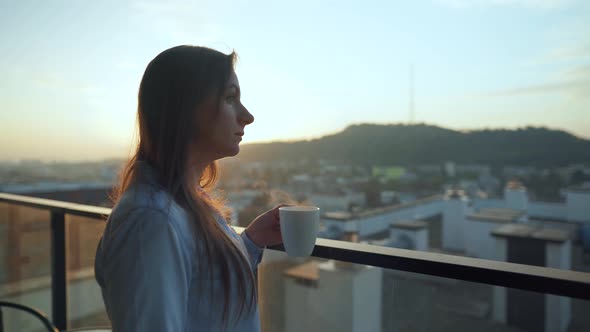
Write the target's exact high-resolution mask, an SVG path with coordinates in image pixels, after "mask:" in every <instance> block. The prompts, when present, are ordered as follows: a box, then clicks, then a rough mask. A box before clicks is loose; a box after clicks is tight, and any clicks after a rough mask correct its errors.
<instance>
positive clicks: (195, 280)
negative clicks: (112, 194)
mask: <svg viewBox="0 0 590 332" xmlns="http://www.w3.org/2000/svg"><path fill="white" fill-rule="evenodd" d="M140 169H141V170H143V172H144V173H145V174H146V175H147V177H148V179H150V180H149V181H147V182H139V183H135V184H133V185H132V186H131V187H130V188H129V189H128V190H127V191H126V192H125V193H124V194H123V196H122V197H121V199H120V200H119V202H118V203H117V205H116V206H115V207H114V208H113V210H112V212H111V215H110V216H109V219H108V221H107V226H106V228H105V232H104V234H103V237H102V239H101V241H100V243H99V245H98V248H97V252H96V261H95V273H96V280H97V281H98V283H99V285H100V287H101V291H102V297H103V300H104V303H105V306H106V310H107V313H108V315H109V318H110V319H111V323H112V328H113V331H114V332H135V331H144V332H145V331H158V332H178V331H185V332H198V331H221V330H222V326H223V325H222V322H221V317H222V307H221V304H220V302H219V301H220V300H221V299H222V298H223V295H222V293H221V292H220V291H221V289H222V281H221V279H220V276H219V274H218V273H219V271H218V270H217V269H214V271H216V272H214V273H215V275H214V282H213V284H212V283H211V282H210V281H209V279H208V278H209V275H208V271H209V269H210V268H211V267H210V266H207V265H206V263H204V260H199V257H203V256H202V253H200V250H199V245H198V243H199V239H198V234H196V232H195V227H194V222H193V221H192V220H191V219H190V218H189V215H188V214H187V213H186V211H185V210H184V209H183V208H181V207H180V206H179V205H178V204H176V203H175V202H174V201H173V200H172V199H171V197H170V195H169V194H167V193H166V192H164V191H163V190H161V189H159V188H158V186H157V185H156V183H155V181H154V176H155V175H154V172H153V169H152V168H151V167H149V166H147V165H145V164H143V165H142V166H141V168H140ZM218 222H219V223H220V224H221V225H222V227H223V229H224V230H225V231H226V232H227V234H228V235H229V236H231V238H232V239H233V240H234V242H235V243H236V245H238V247H239V248H240V249H241V250H242V252H243V253H244V254H245V256H246V257H249V260H250V263H251V267H252V271H253V272H254V276H256V268H257V265H258V263H259V262H260V260H261V258H262V249H261V248H259V247H257V246H256V245H255V244H254V243H253V242H252V241H251V240H250V239H249V238H248V237H247V236H246V233H245V232H242V234H241V235H238V234H237V233H236V232H235V231H234V230H233V228H232V227H230V226H229V225H227V223H226V222H225V220H223V219H222V218H221V217H219V218H218ZM201 282H204V283H205V284H204V287H202V286H203V284H201ZM211 287H213V290H214V292H213V298H212V297H211V295H210V291H209V290H210V289H211ZM203 290H206V291H204V292H203ZM251 291H255V290H251ZM236 300H237V299H236V292H235V291H234V292H233V293H232V292H230V301H232V305H235V301H236ZM234 321H235V320H233V319H230V325H228V329H227V331H236V332H254V331H260V320H259V314H258V307H256V310H254V311H253V312H252V313H251V314H248V313H246V314H244V315H243V316H242V317H241V319H240V320H238V321H237V323H235V324H234V323H231V322H234Z"/></svg>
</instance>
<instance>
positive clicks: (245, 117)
mask: <svg viewBox="0 0 590 332" xmlns="http://www.w3.org/2000/svg"><path fill="white" fill-rule="evenodd" d="M252 122H254V115H252V113H250V112H248V109H247V108H246V107H244V106H242V112H240V123H242V124H243V125H244V126H246V125H249V124H251V123H252Z"/></svg>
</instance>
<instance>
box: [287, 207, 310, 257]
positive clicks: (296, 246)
mask: <svg viewBox="0 0 590 332" xmlns="http://www.w3.org/2000/svg"><path fill="white" fill-rule="evenodd" d="M279 219H280V222H281V235H282V237H283V246H284V247H285V251H286V252H287V255H289V256H292V257H305V256H309V255H311V252H312V251H313V247H314V246H315V240H316V238H317V235H318V232H319V227H320V208H319V207H315V206H283V207H280V208H279Z"/></svg>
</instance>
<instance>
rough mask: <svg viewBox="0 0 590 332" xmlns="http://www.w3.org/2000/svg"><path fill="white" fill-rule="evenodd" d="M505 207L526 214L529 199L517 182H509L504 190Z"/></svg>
mask: <svg viewBox="0 0 590 332" xmlns="http://www.w3.org/2000/svg"><path fill="white" fill-rule="evenodd" d="M504 201H505V202H506V207H507V208H509V209H513V210H518V211H523V212H527V210H528V205H529V197H528V194H527V190H526V187H525V186H524V185H523V184H522V182H520V181H518V180H512V181H509V182H508V183H507V184H506V187H505V188H504Z"/></svg>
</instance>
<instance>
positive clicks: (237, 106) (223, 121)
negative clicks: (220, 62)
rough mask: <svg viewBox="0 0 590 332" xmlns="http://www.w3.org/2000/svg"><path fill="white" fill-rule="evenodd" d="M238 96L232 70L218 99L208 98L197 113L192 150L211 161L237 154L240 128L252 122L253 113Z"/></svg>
mask: <svg viewBox="0 0 590 332" xmlns="http://www.w3.org/2000/svg"><path fill="white" fill-rule="evenodd" d="M240 97H241V95H240V83H239V82H238V77H237V76H236V74H235V73H234V72H232V73H231V75H230V77H229V80H228V81H227V83H226V85H225V88H224V90H223V92H222V94H221V100H217V98H215V97H212V98H210V99H209V101H207V102H206V103H205V104H204V105H203V106H204V107H203V109H202V110H200V112H199V116H198V122H199V123H198V126H199V131H198V132H199V133H201V135H199V137H198V139H197V142H196V143H197V144H196V145H197V147H196V149H198V151H195V152H196V153H199V154H202V155H204V156H207V158H208V159H212V160H217V159H220V158H223V157H229V156H235V155H237V154H238V152H239V151H240V146H239V144H240V142H241V141H242V136H244V128H245V127H246V126H247V125H249V124H250V123H252V122H253V121H254V116H252V114H250V112H248V110H247V109H246V107H244V105H242V103H241V101H240ZM212 160H210V161H212Z"/></svg>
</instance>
